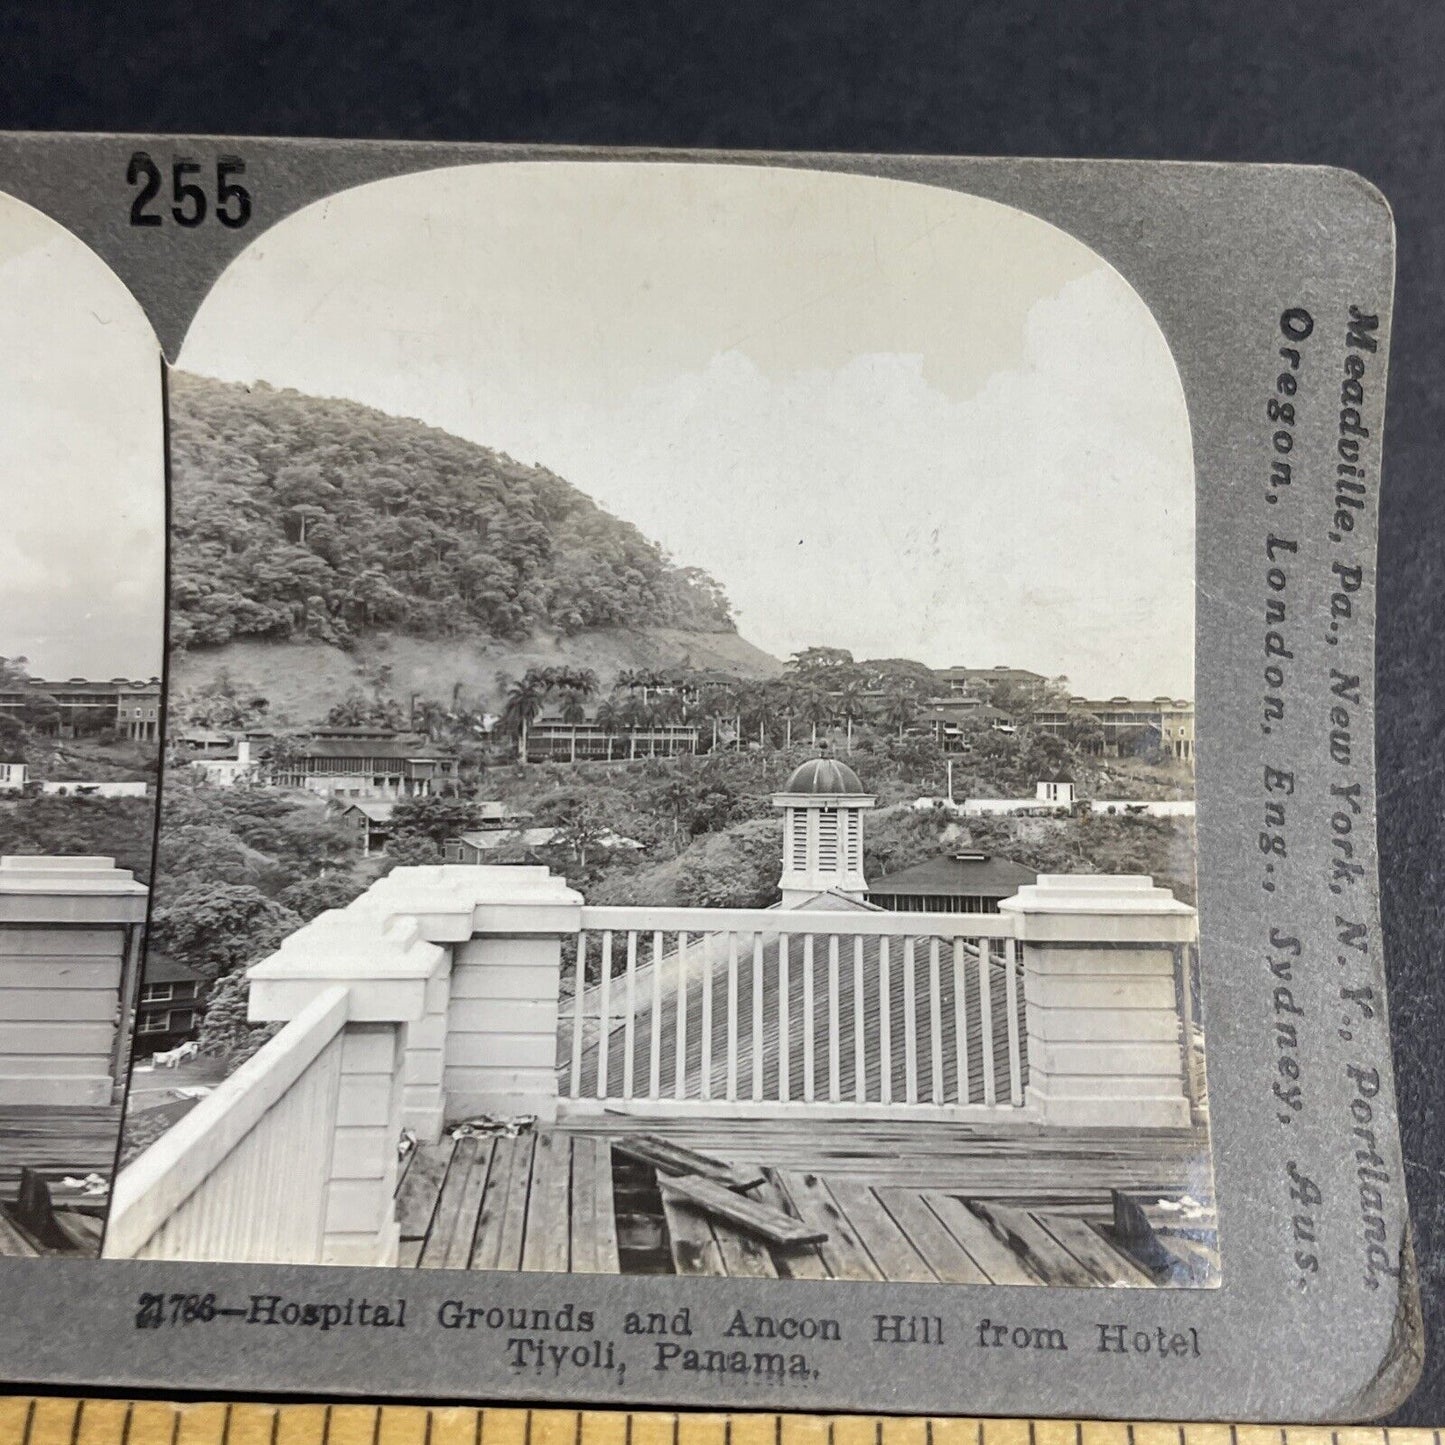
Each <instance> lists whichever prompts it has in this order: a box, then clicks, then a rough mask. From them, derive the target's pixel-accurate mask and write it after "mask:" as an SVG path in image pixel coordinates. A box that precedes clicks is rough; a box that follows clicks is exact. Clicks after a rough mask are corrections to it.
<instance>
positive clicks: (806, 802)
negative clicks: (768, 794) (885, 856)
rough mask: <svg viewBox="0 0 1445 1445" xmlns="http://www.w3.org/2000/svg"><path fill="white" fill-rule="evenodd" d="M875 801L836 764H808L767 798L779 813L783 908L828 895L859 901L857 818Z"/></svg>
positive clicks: (864, 887)
mask: <svg viewBox="0 0 1445 1445" xmlns="http://www.w3.org/2000/svg"><path fill="white" fill-rule="evenodd" d="M875 801H876V799H875V798H874V797H873V795H872V794H871V793H865V792H864V791H863V784H862V783H861V782H859V780H858V774H857V773H855V772H854V771H853V769H852V768H850V767H849V766H848V765H847V764H846V763H840V762H839V761H838V760H837V759H836V758H829V757H822V758H813V759H811V760H810V761H809V762H806V763H804V764H803V765H802V766H801V767H799V768H797V769H796V770H795V771H794V773H793V775H792V777H790V778H789V779H788V781H787V782H786V783H784V784H783V789H782V791H781V792H778V793H774V794H773V806H774V807H775V808H781V809H782V811H783V876H782V877H781V878H780V879H779V880H778V886H779V888H780V889H781V890H782V895H783V898H782V903H783V907H784V908H794V907H797V906H798V905H799V904H801V903H805V902H807V900H808V899H810V898H813V897H815V896H816V895H818V894H819V893H826V892H828V891H829V890H832V891H833V892H835V893H844V894H847V895H848V896H849V897H852V898H857V899H860V900H861V899H863V898H865V897H866V896H867V894H868V880H867V879H866V878H865V877H864V876H863V814H864V812H865V811H866V810H867V809H869V808H871V807H872V806H873V804H874V802H875Z"/></svg>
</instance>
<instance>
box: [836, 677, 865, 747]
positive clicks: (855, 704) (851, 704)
mask: <svg viewBox="0 0 1445 1445" xmlns="http://www.w3.org/2000/svg"><path fill="white" fill-rule="evenodd" d="M838 711H839V713H840V714H841V715H842V717H843V720H844V721H845V722H846V723H847V725H848V751H849V752H850V753H851V752H852V751H853V722H854V719H855V718H861V717H866V716H867V714H868V696H867V689H866V688H865V687H864V685H863V681H862V679H861V678H856V677H855V678H850V679H849V680H848V681H847V682H845V683H844V684H843V686H842V687H841V688H839V689H838Z"/></svg>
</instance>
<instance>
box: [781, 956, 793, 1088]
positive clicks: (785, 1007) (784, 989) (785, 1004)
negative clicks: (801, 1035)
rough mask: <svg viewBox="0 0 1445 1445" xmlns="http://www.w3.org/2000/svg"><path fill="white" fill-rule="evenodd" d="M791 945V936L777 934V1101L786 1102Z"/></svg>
mask: <svg viewBox="0 0 1445 1445" xmlns="http://www.w3.org/2000/svg"><path fill="white" fill-rule="evenodd" d="M792 947H793V940H792V936H791V935H790V934H787V933H780V934H779V935H778V1101H779V1103H783V1104H786V1103H787V1102H788V1100H789V1098H790V1097H791V1095H792V1083H791V1081H790V1079H789V1077H788V1044H789V1039H788V1029H789V1027H790V1026H791V1023H792V1020H791V1019H790V1017H789V1008H790V1004H791V1000H790V999H789V997H788V988H789V983H788V962H789V960H788V954H789V953H790V952H791V950H792Z"/></svg>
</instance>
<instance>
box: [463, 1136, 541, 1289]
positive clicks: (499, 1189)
mask: <svg viewBox="0 0 1445 1445" xmlns="http://www.w3.org/2000/svg"><path fill="white" fill-rule="evenodd" d="M535 1146H536V1136H535V1135H533V1134H519V1135H517V1136H516V1137H515V1138H510V1139H509V1138H505V1137H503V1138H500V1139H495V1140H493V1152H492V1168H491V1172H490V1173H489V1174H488V1176H487V1192H486V1195H485V1197H484V1198H483V1200H482V1207H481V1212H480V1213H479V1214H478V1216H477V1232H476V1240H475V1243H474V1245H473V1247H472V1258H471V1262H470V1265H469V1268H471V1269H484V1270H518V1269H520V1268H521V1267H522V1246H523V1243H524V1242H525V1240H526V1231H527V1201H528V1197H529V1195H530V1192H531V1182H532V1154H533V1150H534V1148H535Z"/></svg>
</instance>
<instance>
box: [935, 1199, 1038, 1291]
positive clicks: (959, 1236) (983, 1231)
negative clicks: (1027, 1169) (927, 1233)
mask: <svg viewBox="0 0 1445 1445" xmlns="http://www.w3.org/2000/svg"><path fill="white" fill-rule="evenodd" d="M922 1197H923V1199H924V1201H925V1203H927V1205H928V1207H929V1208H930V1209H931V1210H932V1211H933V1212H934V1213H935V1214H936V1215H937V1216H938V1218H939V1219H940V1221H942V1223H943V1224H944V1225H945V1226H946V1227H947V1229H948V1232H949V1233H950V1234H951V1235H953V1237H954V1238H955V1239H956V1240H957V1241H958V1242H959V1244H961V1245H962V1246H963V1248H964V1249H965V1250H966V1251H967V1252H968V1254H969V1256H970V1257H971V1258H972V1259H973V1260H974V1262H975V1263H976V1264H977V1265H978V1267H979V1268H980V1269H981V1270H982V1271H983V1272H984V1274H985V1275H986V1276H987V1277H988V1278H989V1280H990V1281H991V1282H992V1283H994V1284H1039V1283H1041V1280H1040V1279H1039V1277H1038V1275H1036V1274H1034V1273H1033V1271H1032V1270H1030V1269H1029V1267H1028V1265H1027V1264H1025V1263H1024V1261H1023V1260H1021V1259H1020V1258H1019V1257H1018V1256H1017V1255H1016V1254H1015V1253H1014V1252H1013V1251H1012V1250H1011V1249H1010V1248H1009V1247H1008V1246H1007V1245H1006V1244H1004V1243H1002V1242H1001V1241H1000V1240H999V1239H998V1238H997V1237H996V1236H995V1235H994V1233H993V1231H992V1230H991V1229H989V1227H988V1226H987V1225H986V1224H985V1223H984V1222H983V1221H982V1220H981V1219H980V1218H979V1217H978V1216H977V1215H976V1214H973V1213H971V1212H970V1211H969V1209H968V1207H967V1206H966V1205H965V1204H964V1203H963V1201H962V1200H961V1199H957V1198H955V1197H954V1196H953V1195H952V1194H943V1193H939V1192H936V1191H933V1190H929V1191H927V1192H926V1193H925V1194H924V1195H923V1196H922Z"/></svg>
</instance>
